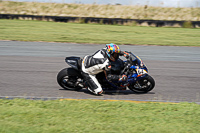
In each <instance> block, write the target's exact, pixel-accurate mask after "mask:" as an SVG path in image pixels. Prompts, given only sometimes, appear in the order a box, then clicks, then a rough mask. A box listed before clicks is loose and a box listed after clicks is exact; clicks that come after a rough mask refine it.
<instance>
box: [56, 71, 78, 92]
mask: <svg viewBox="0 0 200 133" xmlns="http://www.w3.org/2000/svg"><path fill="white" fill-rule="evenodd" d="M80 79H81V75H80V73H79V72H78V71H77V70H75V69H73V68H65V69H62V70H61V71H60V72H59V73H58V75H57V82H58V84H59V85H60V86H61V87H62V88H63V89H65V90H73V91H78V90H80V89H82V87H80V86H77V85H76V83H77V82H78V80H80Z"/></svg>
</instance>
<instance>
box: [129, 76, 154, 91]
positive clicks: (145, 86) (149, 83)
mask: <svg viewBox="0 0 200 133" xmlns="http://www.w3.org/2000/svg"><path fill="white" fill-rule="evenodd" d="M154 86H155V81H154V79H153V78H152V77H151V76H150V75H148V76H146V77H144V78H143V79H141V80H139V81H137V82H135V83H133V84H130V85H129V89H130V90H132V91H133V92H135V93H147V92H149V91H151V90H152V89H153V88H154Z"/></svg>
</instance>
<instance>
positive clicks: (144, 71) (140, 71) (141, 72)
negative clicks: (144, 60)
mask: <svg viewBox="0 0 200 133" xmlns="http://www.w3.org/2000/svg"><path fill="white" fill-rule="evenodd" d="M136 71H137V74H138V75H143V74H145V73H147V71H146V70H144V69H136Z"/></svg>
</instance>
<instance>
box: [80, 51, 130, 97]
mask: <svg viewBox="0 0 200 133" xmlns="http://www.w3.org/2000/svg"><path fill="white" fill-rule="evenodd" d="M119 55H121V56H122V55H124V56H125V57H126V58H127V56H128V53H126V52H120V54H119ZM81 66H82V75H83V78H84V79H85V80H86V82H87V84H88V90H89V91H91V92H93V93H94V94H96V95H100V94H101V93H102V92H103V90H102V87H101V85H100V84H99V82H98V80H97V78H96V75H97V74H98V73H100V72H103V71H104V73H105V75H106V78H107V79H108V80H110V81H112V80H120V79H121V80H126V79H125V78H124V76H121V77H120V76H119V75H111V74H109V73H108V74H107V73H106V72H109V71H110V70H111V62H110V60H109V58H108V56H107V54H106V48H103V49H101V50H98V51H97V52H96V53H94V54H93V55H91V56H90V55H87V56H85V57H84V58H83V61H82V65H81Z"/></svg>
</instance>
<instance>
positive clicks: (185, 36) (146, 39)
mask: <svg viewBox="0 0 200 133" xmlns="http://www.w3.org/2000/svg"><path fill="white" fill-rule="evenodd" d="M0 39H1V40H18V41H47V42H75V43H96V44H105V43H111V42H112V43H116V44H137V45H167V46H200V43H199V42H200V30H199V29H189V28H166V27H165V28H164V27H159V28H158V27H134V26H118V25H98V24H77V23H55V22H43V21H25V20H0Z"/></svg>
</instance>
